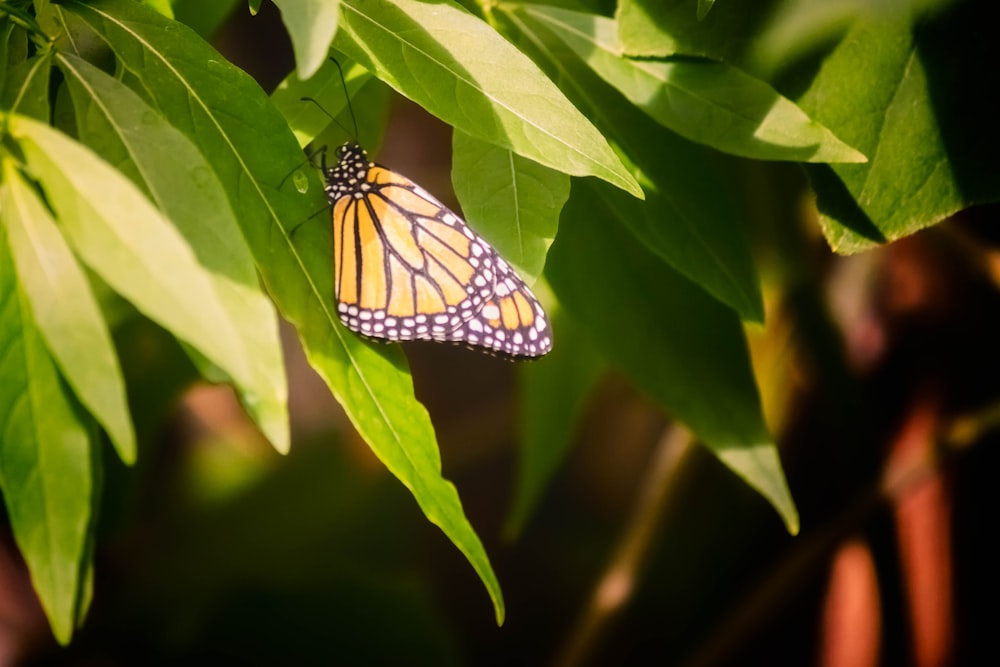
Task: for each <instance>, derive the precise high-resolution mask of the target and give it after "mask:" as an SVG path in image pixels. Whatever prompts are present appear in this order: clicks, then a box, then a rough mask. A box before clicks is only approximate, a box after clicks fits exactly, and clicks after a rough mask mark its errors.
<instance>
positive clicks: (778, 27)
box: [750, 0, 953, 71]
mask: <svg viewBox="0 0 1000 667" xmlns="http://www.w3.org/2000/svg"><path fill="white" fill-rule="evenodd" d="M952 1H953V0H893V2H887V3H883V2H870V1H869V0H821V1H820V2H817V1H816V0H784V1H783V2H781V3H779V4H778V5H777V7H776V11H775V12H774V13H773V14H772V15H771V16H770V17H769V18H768V23H767V26H766V27H765V28H764V29H763V31H762V32H761V34H760V35H759V37H758V38H757V39H756V40H755V41H754V48H753V51H752V53H751V54H750V55H751V57H752V59H753V61H754V62H755V63H757V64H758V65H759V66H760V67H762V68H764V69H767V70H769V71H774V70H777V69H779V68H782V67H787V66H789V65H794V63H795V61H796V60H799V59H802V58H805V57H807V56H809V55H810V54H812V53H814V52H817V51H819V50H821V49H824V48H828V47H830V46H833V45H835V44H836V43H837V42H838V41H839V40H840V38H842V37H843V35H844V34H845V33H846V32H847V31H848V30H849V29H850V27H851V26H852V25H853V24H854V23H855V21H858V20H861V21H867V20H871V19H873V18H874V19H879V17H886V16H891V15H895V16H904V15H917V14H920V13H925V12H928V11H930V10H935V9H937V8H939V7H943V6H945V5H947V4H948V3H950V2H952Z"/></svg>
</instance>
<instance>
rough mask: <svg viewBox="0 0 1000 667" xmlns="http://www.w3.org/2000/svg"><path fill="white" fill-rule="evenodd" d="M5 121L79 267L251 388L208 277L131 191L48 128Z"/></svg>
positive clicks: (146, 202) (109, 169)
mask: <svg viewBox="0 0 1000 667" xmlns="http://www.w3.org/2000/svg"><path fill="white" fill-rule="evenodd" d="M7 122H8V128H9V131H10V135H11V136H12V137H13V138H14V139H15V140H16V141H17V142H18V144H19V146H20V147H21V150H22V151H23V152H24V155H25V159H26V160H27V163H28V166H29V168H30V169H31V171H32V174H33V175H34V176H35V177H36V178H37V179H38V181H39V182H40V183H41V185H42V187H43V189H44V190H45V194H46V196H47V198H48V200H49V202H50V203H51V204H52V206H53V208H54V209H55V211H56V214H57V217H58V219H59V222H60V225H61V227H62V229H63V230H64V232H65V233H66V235H67V236H68V237H69V239H70V242H71V243H72V245H73V247H74V249H75V251H76V253H77V254H78V255H79V256H80V257H81V258H82V259H83V261H84V262H86V264H87V265H88V266H89V267H90V268H91V269H92V270H93V271H94V272H95V273H97V274H98V275H99V276H100V277H101V278H102V279H103V280H104V281H105V282H106V283H107V284H108V285H110V286H111V287H112V288H114V289H115V291H117V292H118V293H119V294H121V295H122V296H124V297H125V298H127V299H128V300H129V301H131V302H132V303H133V304H134V305H135V306H136V307H137V308H138V309H139V310H141V311H142V312H144V313H146V314H147V315H148V316H149V317H150V318H152V319H154V320H156V321H157V322H160V323H161V324H162V325H163V326H165V327H166V328H168V329H170V330H171V331H172V332H174V334H176V335H177V336H178V337H179V338H181V339H182V340H184V341H186V342H187V343H189V344H190V345H192V346H193V347H194V348H195V349H197V350H198V351H199V352H200V353H201V354H203V355H205V356H206V357H207V358H208V359H209V360H211V361H212V362H213V363H215V364H216V365H218V366H219V367H220V368H222V369H223V370H224V371H225V372H226V373H228V374H229V375H230V377H233V378H235V379H236V381H237V382H239V383H242V384H251V383H252V382H251V377H252V376H251V375H250V371H249V363H248V361H247V360H246V358H245V357H244V355H243V346H242V344H241V338H240V336H239V335H238V334H237V332H236V331H235V328H234V324H233V323H232V322H231V321H230V320H229V319H228V318H226V317H225V316H224V313H225V309H224V308H223V307H222V304H221V303H220V302H219V300H218V297H217V296H216V293H215V289H214V287H213V285H212V281H211V278H210V276H209V275H208V272H207V271H206V269H205V268H204V267H203V266H201V264H199V263H198V261H197V259H196V258H195V256H194V253H193V252H192V251H191V248H190V246H188V245H187V243H186V242H185V241H184V239H183V238H182V237H181V236H180V235H179V234H178V233H177V231H176V230H175V229H174V227H173V226H172V225H171V224H170V223H169V222H168V221H167V220H166V219H165V218H164V217H163V216H162V214H160V212H159V211H157V210H156V208H154V207H153V206H152V205H151V204H150V203H149V200H148V199H146V197H145V196H144V195H143V194H142V193H141V192H140V191H139V190H138V189H137V188H136V186H135V185H133V184H132V182H131V181H129V180H128V179H126V178H125V177H124V176H122V175H121V174H120V173H119V172H118V171H116V170H115V169H113V168H112V167H111V166H109V165H108V164H107V163H106V162H104V161H102V160H101V159H100V158H98V157H97V156H96V155H94V154H93V153H92V152H91V151H90V150H89V149H87V148H85V147H84V146H82V145H80V144H78V143H76V142H75V141H73V140H72V139H70V138H69V137H67V136H65V135H63V134H62V133H61V132H58V131H57V130H54V129H53V128H51V127H49V126H48V125H44V124H41V123H38V122H36V121H33V120H30V119H28V118H24V117H21V116H17V115H11V116H9V118H8V121H7Z"/></svg>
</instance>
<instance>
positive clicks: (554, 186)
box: [451, 130, 569, 279]
mask: <svg viewBox="0 0 1000 667" xmlns="http://www.w3.org/2000/svg"><path fill="white" fill-rule="evenodd" d="M452 143H453V161H452V170H451V179H452V183H453V184H454V186H455V194H456V195H458V200H459V201H460V202H461V203H462V212H463V213H464V214H465V219H466V221H467V222H468V223H469V224H470V225H472V227H473V228H474V229H475V230H476V231H477V232H479V233H480V234H482V235H483V237H484V238H485V239H486V240H487V241H489V242H490V243H491V244H492V245H493V247H494V248H496V249H497V250H498V251H500V254H501V255H503V257H504V259H506V260H507V261H508V262H510V263H511V264H513V265H514V266H515V267H516V268H517V269H518V270H519V271H520V273H521V275H522V276H528V277H530V278H531V279H534V278H537V277H538V275H539V274H540V273H541V272H542V267H544V266H545V253H546V252H547V251H548V249H549V245H550V244H551V243H552V239H553V238H555V235H556V230H557V229H558V228H559V213H560V211H561V210H562V207H563V204H565V203H566V199H567V198H568V197H569V177H568V176H566V175H565V174H563V173H562V172H558V171H554V170H552V169H549V168H548V167H543V166H542V165H540V164H538V163H537V162H533V161H531V160H528V159H526V158H523V157H521V156H519V155H517V154H515V153H512V152H511V151H509V150H507V149H504V148H499V147H497V146H494V145H492V144H488V143H486V142H483V141H480V140H479V139H475V138H473V137H470V136H469V135H467V134H465V133H464V132H460V131H458V130H456V131H455V133H454V136H453V139H452Z"/></svg>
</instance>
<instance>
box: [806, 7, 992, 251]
mask: <svg viewBox="0 0 1000 667" xmlns="http://www.w3.org/2000/svg"><path fill="white" fill-rule="evenodd" d="M990 20H991V19H990V18H989V13H988V11H987V10H985V9H984V8H983V7H982V6H981V5H978V4H976V3H963V4H961V5H958V6H957V7H956V8H955V9H954V10H952V11H951V12H950V13H948V14H945V15H941V16H937V17H936V18H935V19H934V20H933V21H931V22H929V23H926V24H923V25H922V26H921V27H919V28H918V27H915V26H913V25H911V21H910V19H909V18H905V17H904V18H897V19H896V20H891V21H890V20H881V21H875V20H869V21H865V22H859V23H858V24H856V25H855V27H854V28H853V29H852V30H851V31H850V32H849V34H848V35H847V36H846V37H845V38H844V40H843V41H842V42H841V43H840V44H839V45H838V46H837V48H836V49H835V50H834V51H833V52H832V53H831V54H830V55H829V56H828V57H827V58H826V59H825V61H824V62H823V65H822V68H821V69H820V72H819V74H818V76H816V78H815V80H814V81H813V82H812V85H811V86H810V88H809V90H808V91H807V92H806V94H805V95H804V96H803V98H802V100H801V103H802V105H803V106H804V107H805V108H807V109H811V110H813V113H814V114H815V115H816V117H818V118H819V119H820V120H822V121H823V122H824V123H826V124H827V125H829V126H830V127H832V128H834V129H835V130H836V131H837V133H838V134H840V135H841V136H843V137H845V138H846V139H847V140H848V141H850V142H851V143H852V144H853V145H856V146H858V147H859V148H860V149H861V150H863V151H865V152H866V153H867V154H868V155H871V156H872V161H871V162H870V163H869V164H866V165H836V166H833V167H823V168H819V167H817V168H811V169H810V170H809V176H810V179H811V181H812V184H813V187H814V188H815V190H816V194H817V205H818V206H819V209H820V214H821V217H820V223H821V225H822V228H823V233H824V234H825V236H826V238H827V241H828V242H829V243H830V246H831V247H832V248H833V249H834V250H836V251H837V252H843V253H851V252H857V251H860V250H864V249H867V248H871V247H873V246H875V245H877V244H879V243H884V242H886V241H892V240H894V239H898V238H900V237H903V236H906V235H908V234H912V233H914V232H916V231H918V230H920V229H923V228H925V227H928V226H930V225H934V224H936V223H938V222H941V221H942V220H944V219H945V218H947V217H948V216H950V215H952V214H954V213H955V212H957V211H960V210H962V209H963V208H966V207H968V206H971V205H973V204H977V203H983V202H995V201H997V200H998V199H1000V161H998V160H997V159H996V155H995V151H996V147H997V146H1000V125H998V124H997V119H996V114H995V113H993V111H994V109H995V106H996V104H995V100H994V98H993V91H995V90H997V88H998V87H1000V69H997V68H995V67H983V63H986V62H990V59H991V58H993V55H992V54H993V52H994V44H993V43H992V41H991V40H992V37H991V36H990V35H988V34H987V32H986V31H983V30H982V26H983V25H987V24H989V22H990Z"/></svg>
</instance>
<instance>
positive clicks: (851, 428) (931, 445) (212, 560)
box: [0, 3, 1000, 665]
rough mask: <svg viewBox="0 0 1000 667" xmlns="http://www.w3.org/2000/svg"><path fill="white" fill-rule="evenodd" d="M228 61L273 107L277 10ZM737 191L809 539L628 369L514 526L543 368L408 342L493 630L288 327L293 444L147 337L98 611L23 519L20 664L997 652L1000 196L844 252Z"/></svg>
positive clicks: (227, 40)
mask: <svg viewBox="0 0 1000 667" xmlns="http://www.w3.org/2000/svg"><path fill="white" fill-rule="evenodd" d="M215 43H216V46H217V47H218V48H219V49H220V50H221V51H222V52H223V53H224V54H225V55H226V56H227V57H229V58H230V59H231V60H233V62H235V63H236V64H238V65H239V66H240V67H242V68H244V69H245V70H247V71H248V72H250V73H251V74H253V75H254V76H255V77H256V78H257V80H258V81H259V82H260V83H261V85H262V86H263V87H264V88H265V89H266V90H271V89H273V87H274V86H275V85H276V84H277V83H278V81H280V80H281V79H282V78H283V77H284V76H285V74H286V73H287V72H288V71H290V70H291V69H292V66H293V63H292V56H291V49H290V46H289V44H288V41H287V37H286V35H285V32H284V28H283V27H282V25H281V23H280V19H279V17H278V15H277V10H276V9H275V8H274V6H273V5H271V4H270V3H264V5H263V7H262V11H261V12H260V14H259V15H258V16H256V17H251V16H250V15H249V14H248V13H247V12H246V11H245V10H244V9H242V8H241V9H240V10H238V11H236V12H235V13H233V14H232V16H231V17H230V18H229V19H228V20H227V22H226V23H225V24H224V25H223V27H222V28H221V30H220V31H219V33H218V37H217V39H216V42H215ZM389 108H390V124H389V126H388V130H387V131H386V134H385V137H384V141H383V144H382V149H381V150H380V151H379V152H378V158H377V159H378V160H379V162H381V163H383V164H386V165H389V166H391V167H392V168H394V169H396V170H398V171H400V172H402V173H404V174H407V175H408V176H410V177H411V178H413V179H414V180H416V181H418V182H420V183H421V184H422V185H423V186H424V187H425V188H426V189H428V190H429V191H431V192H433V193H435V194H438V195H439V196H441V197H442V199H443V200H444V201H445V202H446V203H448V204H449V205H452V206H456V202H455V200H454V196H453V195H452V194H451V186H450V171H449V170H450V164H449V160H450V149H451V141H450V129H449V128H448V127H446V126H444V125H442V124H441V123H440V122H438V121H436V120H435V119H433V118H431V117H429V116H427V115H426V114H425V113H424V112H423V111H422V110H421V109H420V108H419V107H416V106H415V105H413V104H412V103H409V102H407V101H405V100H402V99H399V98H398V97H393V98H392V99H391V103H390V106H389ZM741 178H743V179H745V183H746V187H745V191H746V193H747V198H746V206H747V207H748V208H749V209H750V210H751V211H753V216H752V217H753V219H754V220H755V225H756V228H755V229H753V230H752V233H751V237H752V238H753V239H754V240H755V243H756V244H757V248H756V251H757V258H756V259H757V262H758V267H759V268H760V271H761V273H762V277H763V280H764V290H765V297H766V302H767V310H768V312H767V326H766V328H761V327H749V329H748V336H749V339H750V344H751V350H752V355H753V359H754V364H755V370H756V372H757V378H758V382H759V385H760V390H761V394H762V398H763V400H764V405H765V411H766V413H767V416H768V419H769V422H770V426H771V429H772V432H773V433H774V434H775V436H776V438H777V439H778V442H779V445H780V447H781V455H782V460H783V463H784V466H785V470H786V473H787V476H788V480H789V484H790V486H791V490H792V493H793V496H794V498H795V500H796V502H797V504H798V508H799V511H800V514H801V523H802V531H801V533H800V534H799V535H798V536H796V537H790V536H789V535H788V534H787V533H786V532H785V530H784V528H783V526H782V524H781V522H780V520H779V518H778V516H777V515H776V514H775V513H774V511H773V510H772V509H771V508H770V507H769V506H768V505H766V503H765V502H764V501H763V500H762V499H761V498H760V497H759V496H758V495H756V494H755V493H754V492H753V491H751V490H750V489H749V488H748V487H746V486H745V485H744V484H743V483H742V482H741V481H740V480H738V479H737V478H736V477H735V476H734V475H733V474H732V473H731V472H729V471H728V470H727V469H726V468H724V467H723V466H722V465H721V464H720V463H718V462H717V461H716V460H715V459H714V458H713V457H712V456H711V455H710V454H708V453H707V452H706V451H704V450H702V449H701V448H699V447H697V446H694V445H692V444H691V443H690V442H689V438H687V436H686V435H685V433H684V432H683V430H679V429H678V428H677V427H675V426H674V425H672V424H671V423H670V421H669V420H668V418H667V416H665V415H664V414H662V413H661V412H660V411H659V410H658V409H657V408H655V407H654V406H653V405H652V404H651V403H650V402H648V401H647V400H645V399H644V398H643V396H642V395H640V394H639V393H637V392H636V391H635V390H634V389H633V388H632V387H631V386H630V385H629V383H628V382H627V381H626V380H625V379H624V378H623V377H622V376H619V375H617V374H616V373H615V372H614V371H613V370H612V371H609V372H607V373H606V374H604V375H603V376H602V377H601V379H600V380H599V382H598V383H597V385H596V388H595V391H594V392H593V395H592V396H591V397H590V398H589V400H588V403H587V405H586V406H585V408H584V410H583V416H582V418H581V420H580V424H579V428H578V436H577V438H576V440H575V443H574V445H573V449H572V450H571V452H570V454H569V455H568V457H567V459H566V461H565V462H564V464H563V465H562V466H561V468H560V470H559V472H558V473H557V475H556V476H555V478H554V481H553V483H552V485H551V486H550V487H549V488H548V490H547V492H546V493H545V495H544V496H543V497H542V498H541V500H540V502H539V505H538V506H537V508H536V509H535V511H534V512H533V513H532V514H531V515H530V516H529V518H528V520H527V522H526V523H525V525H524V526H523V530H522V531H521V532H520V534H516V535H514V534H512V531H510V530H509V529H508V528H509V526H508V524H507V521H508V517H509V514H510V512H511V503H512V498H513V494H514V489H515V486H516V475H517V461H518V455H519V454H518V447H517V443H518V415H519V411H520V410H521V409H522V408H521V404H520V400H521V398H522V397H523V395H522V394H521V392H520V391H519V386H520V385H519V372H520V369H519V367H518V366H517V365H514V364H510V363H508V362H505V361H501V360H497V359H494V358H491V357H488V356H485V355H481V354H478V353H475V352H471V351H468V350H465V349H461V348H457V347H449V346H438V345H433V344H412V345H407V347H406V352H407V356H408V357H409V359H410V364H411V367H412V372H413V378H414V383H415V386H416V391H417V395H418V397H419V398H420V400H421V401H422V402H423V403H424V405H426V407H427V409H428V411H429V413H430V415H431V419H432V421H433V423H434V425H435V428H436V430H437V434H438V440H439V442H440V445H441V453H442V459H443V465H444V474H445V476H446V477H447V478H448V479H450V480H452V481H453V482H454V483H455V485H456V486H457V487H458V490H459V493H460V495H461V498H462V501H463V504H464V506H465V510H466V513H467V515H468V516H469V518H470V520H471V522H472V525H473V526H474V528H475V529H476V531H477V533H478V534H479V536H480V538H481V539H482V540H483V542H484V544H485V546H486V549H487V552H488V554H489V556H490V558H491V560H492V563H493V566H494V568H495V569H496V571H497V575H498V577H499V580H500V583H501V585H502V587H503V591H504V595H505V597H506V601H507V621H506V624H505V625H504V626H503V627H499V628H498V627H497V626H496V624H495V621H494V617H493V610H492V606H491V604H490V601H489V599H488V597H487V595H486V592H485V590H484V588H483V586H482V584H481V582H480V581H479V580H478V578H477V577H476V576H475V574H474V572H473V570H472V568H471V567H470V566H469V565H468V563H467V562H466V561H465V559H464V558H463V557H462V556H461V554H460V553H459V552H458V551H457V550H456V549H455V548H454V547H453V546H452V545H451V544H450V543H449V542H448V541H447V540H446V539H445V538H444V536H443V535H442V533H441V532H440V531H439V530H438V529H437V528H436V527H434V526H433V525H431V524H430V523H428V522H427V520H426V519H425V518H424V516H423V515H422V514H421V512H420V511H419V509H418V507H417V505H416V503H415V502H414V501H413V499H412V497H411V496H410V495H409V493H408V492H407V491H406V490H405V489H404V488H403V487H402V485H400V484H399V483H398V482H397V481H396V480H395V479H394V478H392V477H391V476H390V475H389V474H388V473H387V472H386V471H385V469H384V468H383V467H382V465H381V464H380V463H379V462H378V461H377V460H376V459H375V458H374V456H373V455H372V454H371V453H370V452H369V450H368V448H367V446H366V445H365V444H364V442H362V441H361V440H360V439H359V438H358V437H357V435H356V434H355V433H354V431H353V429H352V428H351V426H350V424H349V423H348V422H347V420H346V418H345V417H344V415H343V413H342V411H341V410H340V408H339V406H338V405H337V404H336V402H335V401H334V400H333V398H332V397H331V396H330V393H329V391H328V390H327V388H326V387H325V386H324V384H323V383H322V382H321V381H320V380H319V378H318V377H317V376H316V375H315V374H314V373H313V372H312V371H311V369H310V368H309V366H308V365H307V363H306V361H305V359H304V357H303V354H302V352H301V350H300V348H299V347H298V344H297V342H296V340H295V336H294V332H293V331H292V330H291V329H289V328H286V330H284V331H283V332H282V334H283V340H284V344H285V353H286V364H287V367H288V373H289V382H290V401H291V405H290V410H291V418H292V431H293V446H292V452H291V454H290V455H288V456H287V457H281V456H279V455H277V454H275V453H274V451H273V450H272V449H271V448H270V446H269V445H268V444H267V443H266V442H265V441H264V440H263V439H262V438H261V436H260V434H259V433H258V432H257V431H256V430H255V428H254V427H253V426H252V424H251V423H250V422H249V421H248V420H247V419H246V417H245V416H244V414H243V413H242V411H241V408H240V407H239V405H238V403H237V401H236V399H235V397H234V395H233V393H232V391H231V390H230V389H229V388H227V387H217V386H209V385H207V384H205V383H203V382H198V381H197V380H196V374H195V371H194V368H193V367H191V365H190V363H189V362H187V361H186V357H185V355H184V353H183V351H182V350H181V349H180V348H179V347H178V345H177V344H176V342H175V341H174V340H173V339H172V338H171V337H170V336H169V335H168V334H166V333H165V332H164V331H162V330H160V329H158V328H157V327H156V326H155V325H153V324H151V323H150V322H149V321H147V320H143V319H133V320H130V321H128V322H126V323H125V324H124V325H123V326H122V327H121V328H120V329H119V330H118V331H116V342H117V343H118V345H119V348H120V349H121V350H122V356H123V358H124V361H123V366H124V367H125V368H126V369H128V371H129V372H130V373H131V375H130V376H129V377H127V378H126V380H127V385H128V387H129V389H130V391H132V392H133V394H132V395H130V402H131V405H132V407H133V411H134V415H135V418H136V423H137V429H138V434H139V437H140V443H141V449H140V452H139V458H138V464H137V465H136V466H135V467H134V468H133V469H125V468H124V467H123V466H121V465H120V463H119V462H118V461H117V459H116V458H115V457H114V456H113V455H111V454H110V452H109V453H108V455H107V456H105V466H106V477H105V479H104V491H103V506H102V509H101V518H100V525H99V529H98V540H97V557H96V576H95V585H94V596H93V604H92V607H91V610H90V613H89V617H88V620H87V622H86V625H85V626H84V628H83V629H82V631H81V632H80V633H79V634H78V635H77V636H76V638H75V639H74V642H73V644H72V645H71V646H70V647H68V648H59V647H58V646H57V645H56V644H55V642H54V640H53V639H52V637H51V635H50V633H49V631H48V627H47V625H46V622H45V619H44V616H43V614H42V612H41V610H40V607H39V606H38V603H37V600H36V599H35V597H34V593H33V591H32V588H31V586H30V582H29V580H28V578H27V573H26V569H25V567H24V564H23V562H22V560H21V558H20V555H19V554H18V552H17V549H16V547H15V546H14V542H13V539H12V537H11V534H10V530H9V526H8V525H7V524H6V518H5V517H4V518H3V519H2V523H0V664H10V665H43V664H57V665H58V664H65V665H119V664H121V665H126V664H139V663H142V664H178V663H183V664H274V663H277V662H281V663H284V664H388V663H397V664H400V663H405V664H434V665H448V664H454V665H509V664H517V665H535V664H541V665H577V664H583V665H615V664H629V665H635V664H684V665H718V664H745V663H748V662H765V661H767V662H770V663H771V664H795V665H802V664H821V665H866V664H868V665H876V664H883V665H895V664H907V665H909V664H913V665H948V664H983V662H984V661H985V659H986V656H989V655H992V654H995V648H994V646H993V644H992V643H991V642H990V639H989V638H990V635H989V633H990V632H991V630H992V628H993V626H994V624H995V621H996V620H997V618H998V615H997V612H996V611H995V609H996V601H997V600H998V596H1000V577H998V576H997V569H996V563H998V562H1000V547H997V546H996V544H995V543H993V542H992V540H991V538H990V537H989V535H990V530H991V529H990V528H989V526H990V525H995V524H996V518H995V517H996V511H995V510H996V507H997V505H995V504H994V503H995V502H996V499H995V498H996V493H995V482H994V477H995V472H994V471H996V470H997V469H998V468H997V464H998V458H1000V454H998V448H997V446H996V445H997V443H996V440H997V439H998V435H997V431H996V428H995V427H996V424H997V423H998V421H1000V407H998V406H1000V402H998V398H1000V396H998V394H1000V391H998V389H1000V383H998V381H997V378H998V373H1000V353H998V351H997V348H998V346H997V341H1000V295H998V291H997V286H998V284H1000V250H998V245H1000V231H998V229H1000V227H998V225H997V222H998V220H997V218H998V213H1000V209H998V208H997V207H995V206H983V207H979V208H976V209H972V210H969V211H966V212H964V213H962V214H960V215H959V216H956V218H955V219H953V220H951V221H949V222H947V223H945V224H943V225H940V226H938V227H935V228H933V229H930V230H928V231H925V232H922V233H920V234H917V235H915V236H912V237H909V238H907V239H904V240H902V241H900V242H897V243H894V244H892V245H891V246H888V247H884V248H882V249H880V250H878V251H875V252H869V253H865V254H861V255H856V256H851V257H838V256H835V255H833V254H832V253H831V252H830V250H829V248H828V247H827V245H826V243H825V241H824V240H823V239H822V237H821V236H820V234H819V230H818V226H817V221H816V220H815V219H814V218H813V216H814V215H815V213H814V211H813V209H812V207H811V205H810V203H809V202H810V199H809V194H808V188H807V185H806V182H805V179H804V176H803V175H802V173H801V172H800V171H799V170H798V168H797V167H795V166H794V165H775V164H762V163H749V162H748V163H747V169H746V172H745V173H743V174H741ZM557 336H558V332H557ZM557 344H558V343H557ZM536 363H538V364H544V363H546V362H545V361H544V360H543V361H540V362H536ZM140 392H141V393H140ZM150 394H152V395H150ZM160 405H168V406H170V408H169V410H167V411H165V412H157V413H148V410H146V412H144V409H145V407H144V406H160ZM991 406H992V407H991Z"/></svg>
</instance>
